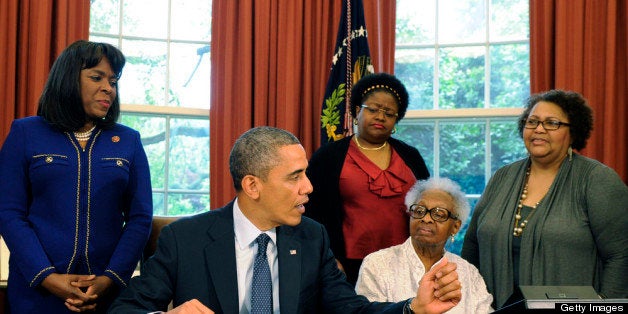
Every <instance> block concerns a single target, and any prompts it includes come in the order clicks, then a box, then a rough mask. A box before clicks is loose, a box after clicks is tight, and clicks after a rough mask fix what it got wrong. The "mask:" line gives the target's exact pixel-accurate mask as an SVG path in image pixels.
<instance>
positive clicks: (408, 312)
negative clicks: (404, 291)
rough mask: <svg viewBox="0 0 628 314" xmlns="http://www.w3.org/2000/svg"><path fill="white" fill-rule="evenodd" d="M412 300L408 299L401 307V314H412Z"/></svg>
mask: <svg viewBox="0 0 628 314" xmlns="http://www.w3.org/2000/svg"><path fill="white" fill-rule="evenodd" d="M412 300H414V298H410V299H408V301H406V304H405V305H404V306H403V314H414V311H413V310H412Z"/></svg>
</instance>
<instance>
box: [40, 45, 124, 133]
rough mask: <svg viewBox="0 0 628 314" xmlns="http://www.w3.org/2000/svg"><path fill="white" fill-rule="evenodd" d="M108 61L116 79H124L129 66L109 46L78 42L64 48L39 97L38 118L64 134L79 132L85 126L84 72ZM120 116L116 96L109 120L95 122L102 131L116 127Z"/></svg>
mask: <svg viewBox="0 0 628 314" xmlns="http://www.w3.org/2000/svg"><path fill="white" fill-rule="evenodd" d="M102 58H107V60H109V64H110V65H111V69H112V70H113V72H114V74H115V75H116V78H120V76H121V75H122V68H123V67H124V63H125V62H126V60H125V58H124V55H123V54H122V52H121V51H120V50H119V49H118V48H116V47H114V46H112V45H110V44H107V43H96V42H90V41H85V40H79V41H76V42H74V43H72V44H71V45H70V46H68V47H67V48H65V49H64V50H63V51H62V52H61V55H59V57H58V58H57V60H55V62H54V64H53V65H52V68H51V69H50V74H49V75H48V80H47V81H46V85H45V86H44V91H43V92H42V94H41V96H40V97H39V107H38V108H37V115H38V116H42V117H44V119H46V121H48V122H49V123H50V124H51V125H53V126H55V127H57V128H59V129H60V130H62V131H76V130H78V129H80V128H81V127H83V126H84V125H85V110H84V109H83V100H82V98H81V86H80V77H81V76H80V75H81V70H83V69H89V68H93V67H95V66H96V65H98V63H100V61H101V60H102ZM119 116H120V96H119V93H116V98H115V99H114V101H113V103H112V104H111V107H109V110H108V112H107V116H105V117H104V118H103V119H95V120H94V123H95V124H97V125H98V126H100V127H102V128H108V127H111V126H113V125H114V124H115V123H116V121H117V120H118V117H119Z"/></svg>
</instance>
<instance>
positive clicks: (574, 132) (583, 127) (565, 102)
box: [519, 89, 593, 150]
mask: <svg viewBox="0 0 628 314" xmlns="http://www.w3.org/2000/svg"><path fill="white" fill-rule="evenodd" d="M540 101H547V102H551V103H553V104H556V105H557V106H558V107H560V109H562V110H563V112H564V113H565V114H566V115H567V118H568V119H569V124H570V125H571V126H570V127H569V135H570V136H571V140H572V142H571V147H572V148H573V149H576V150H581V149H583V148H585V147H586V146H587V140H588V139H589V137H590V136H591V131H592V130H593V110H591V107H589V105H588V104H587V100H586V99H584V97H582V95H580V94H578V93H576V92H572V91H563V90H557V89H555V90H550V91H547V92H544V93H540V94H536V95H532V96H530V98H528V100H527V106H526V108H525V109H524V110H523V112H522V113H521V116H519V136H521V137H523V126H524V124H525V120H526V119H527V118H528V116H529V115H530V112H531V111H532V108H534V106H535V105H536V104H537V103H538V102H540Z"/></svg>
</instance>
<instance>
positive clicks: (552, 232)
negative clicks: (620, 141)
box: [461, 154, 628, 308]
mask: <svg viewBox="0 0 628 314" xmlns="http://www.w3.org/2000/svg"><path fill="white" fill-rule="evenodd" d="M529 162H530V161H529V160H528V159H524V160H520V161H517V162H515V163H512V164H510V165H507V166H505V167H503V168H501V169H499V170H498V171H497V172H495V174H494V175H493V177H492V178H491V180H490V181H489V183H488V185H487V186H486V189H485V191H484V193H483V194H482V198H481V199H480V200H479V202H478V204H477V205H476V207H475V211H474V213H473V217H472V219H471V222H470V223H469V229H468V230H467V232H466V236H465V240H464V245H463V248H462V254H461V255H462V257H463V258H465V259H466V260H468V261H469V262H471V263H472V264H474V265H475V266H476V267H477V268H478V269H479V270H480V273H481V274H482V276H483V277H484V280H485V281H486V285H487V287H488V290H489V292H491V293H492V294H493V297H494V299H495V307H496V308H500V307H502V306H503V305H504V303H505V302H506V300H507V299H508V297H509V296H510V295H511V294H512V292H513V261H512V239H513V235H512V232H513V224H514V214H515V206H516V205H517V202H518V199H519V194H520V191H521V189H522V185H523V178H524V175H525V171H526V169H527V167H528V164H529ZM627 215H628V187H627V186H626V185H625V184H624V183H623V182H622V180H621V179H620V178H619V176H618V175H617V173H615V171H613V170H612V169H610V168H608V167H607V166H605V165H604V164H602V163H600V162H598V161H596V160H593V159H590V158H587V157H584V156H580V155H577V154H574V155H573V159H572V160H571V161H570V160H569V158H565V160H564V161H563V163H562V165H561V167H560V169H559V171H558V174H557V175H556V178H555V179H554V182H553V183H552V185H551V187H550V189H549V191H548V193H547V195H545V197H544V198H543V199H542V200H541V203H540V204H539V205H538V207H537V209H536V212H535V213H534V215H532V217H531V218H530V220H529V222H528V225H527V227H526V228H525V230H524V232H523V234H522V237H521V251H520V270H519V282H520V284H521V285H587V286H593V287H594V288H595V290H596V291H598V292H599V293H601V294H603V295H605V296H606V297H612V298H626V297H628V277H627V276H628V216H627Z"/></svg>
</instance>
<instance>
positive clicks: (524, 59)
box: [490, 43, 530, 108]
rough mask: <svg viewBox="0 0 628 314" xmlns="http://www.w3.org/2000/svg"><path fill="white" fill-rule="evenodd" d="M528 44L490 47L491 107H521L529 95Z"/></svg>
mask: <svg viewBox="0 0 628 314" xmlns="http://www.w3.org/2000/svg"><path fill="white" fill-rule="evenodd" d="M529 54H530V51H529V46H528V44H527V43H526V44H511V45H493V46H491V47H490V56H491V57H490V60H491V61H490V62H491V83H490V87H491V107H493V108H507V107H510V108H512V107H522V106H523V104H524V102H525V100H526V98H527V97H528V96H530V59H529V57H528V56H529Z"/></svg>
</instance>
